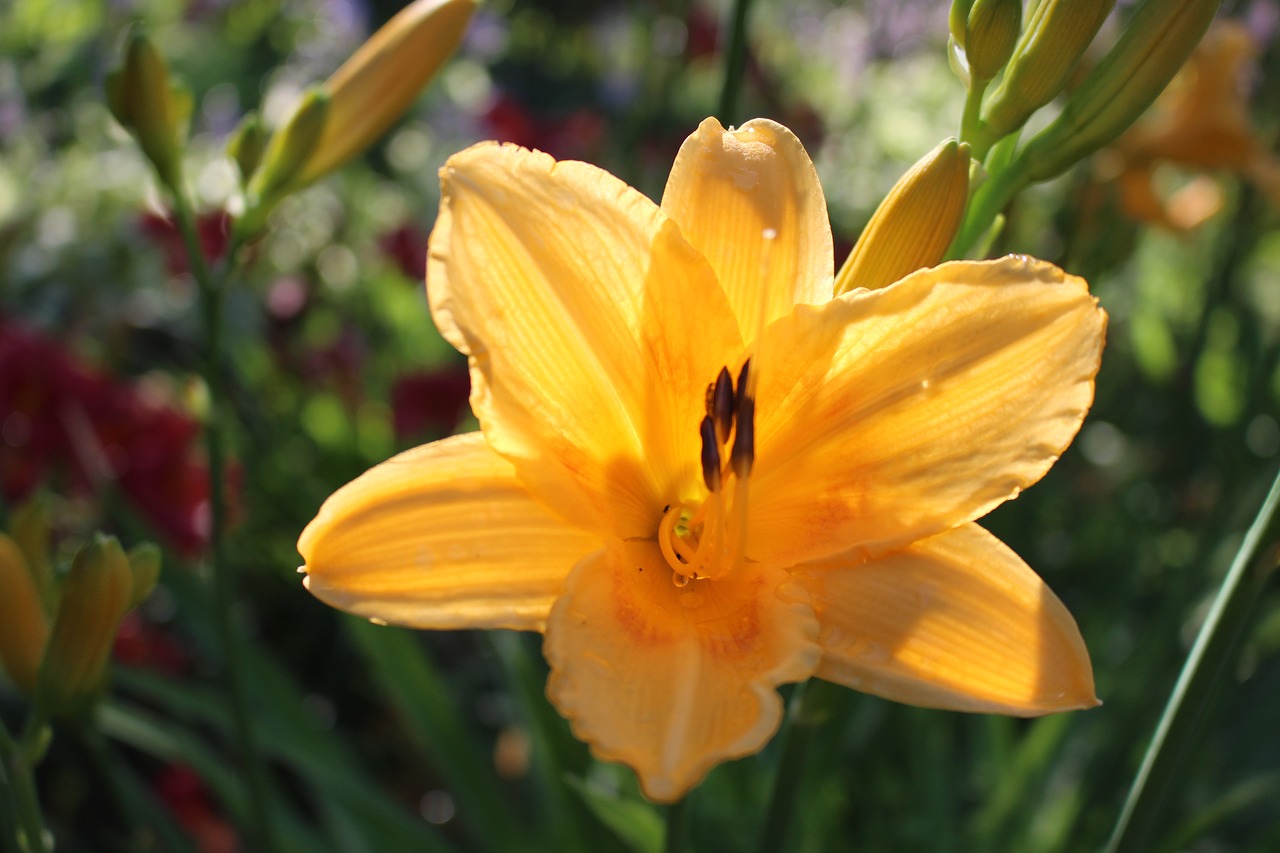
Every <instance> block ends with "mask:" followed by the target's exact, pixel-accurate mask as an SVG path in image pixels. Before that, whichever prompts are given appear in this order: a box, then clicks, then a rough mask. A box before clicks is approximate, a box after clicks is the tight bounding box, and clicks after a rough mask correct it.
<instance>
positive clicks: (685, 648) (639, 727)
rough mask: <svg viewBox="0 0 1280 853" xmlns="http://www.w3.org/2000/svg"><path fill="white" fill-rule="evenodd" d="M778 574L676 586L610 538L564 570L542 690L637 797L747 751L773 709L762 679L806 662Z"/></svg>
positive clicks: (812, 624) (810, 661)
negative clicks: (619, 769) (631, 776)
mask: <svg viewBox="0 0 1280 853" xmlns="http://www.w3.org/2000/svg"><path fill="white" fill-rule="evenodd" d="M786 584H787V575H786V573H785V572H783V571H781V570H779V569H771V568H766V567H763V566H758V565H753V566H751V567H750V568H749V570H744V571H742V572H740V573H738V574H735V575H732V576H730V577H728V578H724V579H721V580H715V581H708V580H701V581H694V582H692V583H691V584H690V585H689V586H687V587H684V588H683V589H681V588H678V587H676V586H675V585H674V584H673V583H672V576H671V568H670V567H669V566H668V565H667V563H666V561H665V560H664V559H663V557H662V554H661V553H660V552H659V550H658V548H657V546H656V545H654V544H653V543H651V542H618V541H615V542H613V543H611V544H610V546H609V547H607V548H606V549H605V550H602V551H600V552H598V553H596V554H593V555H591V556H590V557H588V558H587V559H585V560H583V561H582V562H581V563H580V564H579V565H578V566H577V568H575V569H574V571H573V574H572V575H570V577H569V579H568V581H567V582H566V584H565V590H564V594H563V596H562V597H561V598H560V599H559V600H558V601H557V602H556V605H555V608H554V609H553V610H552V612H551V618H550V619H549V620H548V622H547V632H546V640H545V642H544V644H543V653H544V654H545V655H546V658H547V660H548V662H549V663H550V664H551V677H550V679H549V681H548V683H547V695H548V696H549V697H550V699H551V701H552V702H553V703H554V704H555V706H556V708H557V709H558V710H559V711H560V713H561V714H562V715H564V716H565V717H567V718H568V719H569V721H570V723H571V724H572V726H573V731H574V734H575V735H576V736H577V737H578V738H580V739H581V740H584V741H586V742H587V743H589V744H590V745H591V748H592V751H593V752H594V753H595V754H596V755H597V756H598V757H599V758H601V759H602V760H605V761H620V762H623V763H625V764H627V765H629V766H630V767H631V768H632V769H633V770H635V772H636V775H637V776H639V778H640V784H641V786H642V787H643V788H644V791H645V794H646V795H647V796H649V797H650V798H651V799H653V800H657V801H659V802H671V801H673V800H676V799H679V798H680V797H681V796H683V795H684V793H685V792H686V791H688V790H689V789H690V788H692V787H693V786H694V785H696V784H697V783H698V782H699V781H701V779H702V777H703V776H705V775H706V773H707V772H708V771H709V770H710V769H711V768H712V767H714V766H715V765H716V764H719V763H720V762H722V761H725V760H728V759H731V758H737V757H740V756H743V755H748V754H750V753H753V752H756V751H757V750H759V749H760V748H761V747H762V746H763V745H764V744H765V743H766V742H767V741H768V740H769V738H770V737H772V735H773V733H774V732H775V731H776V730H777V728H778V724H779V722H780V721H781V719H782V710H783V709H782V701H781V699H780V698H779V696H778V694H777V692H776V691H775V688H776V687H777V686H778V685H779V684H783V683H786V682H792V681H801V680H804V679H805V678H808V677H809V675H810V674H811V673H812V672H813V668H814V666H815V665H816V664H817V662H818V647H817V645H816V644H815V640H816V638H817V632H818V624H817V622H816V621H815V620H814V617H813V612H812V610H811V609H810V608H809V606H808V604H807V602H805V601H804V598H803V595H800V596H798V597H793V596H790V595H788V593H787V589H786V588H785V586H786Z"/></svg>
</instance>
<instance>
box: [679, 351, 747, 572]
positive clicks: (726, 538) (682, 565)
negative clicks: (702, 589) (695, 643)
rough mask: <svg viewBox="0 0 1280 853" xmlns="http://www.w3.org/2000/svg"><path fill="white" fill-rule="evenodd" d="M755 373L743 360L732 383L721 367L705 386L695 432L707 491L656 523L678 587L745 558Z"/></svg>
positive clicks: (737, 564) (730, 568)
mask: <svg viewBox="0 0 1280 853" xmlns="http://www.w3.org/2000/svg"><path fill="white" fill-rule="evenodd" d="M754 378H755V377H754V376H752V374H751V359H747V360H746V361H745V362H744V363H743V365H742V370H741V371H739V373H738V381H737V383H736V385H735V383H734V381H733V379H732V377H731V376H730V375H729V370H728V368H724V367H722V368H720V373H719V375H718V376H716V380H715V381H714V382H712V383H711V384H710V385H708V386H707V405H706V408H707V414H706V416H705V417H704V418H703V419H702V423H701V425H700V426H699V432H700V433H701V436H702V460H701V461H702V480H703V482H704V483H705V484H706V486H707V492H708V493H709V494H708V496H707V499H706V500H704V501H702V502H701V503H696V502H695V503H678V504H673V505H671V506H669V507H667V509H666V512H665V513H664V515H663V516H662V523H661V524H659V525H658V545H659V547H661V549H662V555H663V556H664V557H666V560H667V563H668V564H669V565H670V566H671V572H672V575H671V579H672V582H673V583H675V585H676V586H678V587H685V586H688V585H689V583H690V582H691V581H695V580H699V579H702V578H706V579H714V578H720V577H724V576H725V575H727V574H729V573H730V572H731V571H733V570H734V569H735V568H737V567H738V566H740V565H741V564H742V562H743V560H744V559H745V557H744V551H745V549H746V533H747V524H746V519H747V482H748V477H749V476H750V474H751V466H752V463H754V462H755V452H756V448H755V444H756V421H755V414H756V401H755V393H754V391H755V382H754Z"/></svg>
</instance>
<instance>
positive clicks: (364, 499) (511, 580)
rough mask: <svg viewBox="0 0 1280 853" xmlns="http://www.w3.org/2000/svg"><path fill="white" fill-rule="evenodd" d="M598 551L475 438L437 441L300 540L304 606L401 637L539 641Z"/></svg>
mask: <svg viewBox="0 0 1280 853" xmlns="http://www.w3.org/2000/svg"><path fill="white" fill-rule="evenodd" d="M599 547H600V539H599V538H598V537H596V536H593V535H591V534H589V533H586V532H584V531H582V530H579V529H577V528H575V527H572V526H571V525H569V524H567V523H566V522H564V521H562V520H561V519H560V518H559V517H558V516H556V515H554V514H553V513H551V512H550V511H549V510H547V509H546V508H545V507H543V506H542V505H541V504H540V503H538V502H537V501H535V500H534V499H533V498H532V497H530V495H529V493H528V492H527V491H526V490H525V489H524V487H523V486H522V485H521V484H520V483H519V481H518V480H516V477H515V471H514V469H512V467H511V465H510V463H508V462H506V461H505V460H504V459H503V458H502V457H500V456H498V455H497V454H496V453H494V452H493V451H492V450H490V449H489V447H488V445H487V444H485V441H484V438H483V436H481V435H480V433H468V434H466V435H458V436H454V437H453V438H446V439H444V440H443V441H437V442H435V443H433V444H428V445H425V446H423V447H419V448H416V449H414V450H409V451H406V452H405V453H401V454H400V455H398V456H396V457H394V458H392V459H390V460H388V461H387V462H384V463H382V464H381V465H379V466H377V467H376V468H373V469H371V470H369V471H367V472H366V473H364V474H363V475H361V476H360V477H358V478H356V479H355V480H353V481H352V482H350V483H348V484H347V485H345V486H343V487H342V488H341V489H339V490H338V491H337V492H335V493H334V494H333V495H332V496H330V498H329V499H328V500H326V501H325V502H324V505H323V506H322V507H321V508H320V512H319V514H317V515H316V517H315V519H314V520H313V521H312V522H311V523H310V524H308V525H307V528H306V529H305V530H304V531H303V532H302V536H301V538H300V539H299V540H298V550H299V552H301V554H302V557H303V560H304V562H305V565H304V566H303V568H302V570H303V571H305V572H306V573H307V577H306V585H307V589H309V590H310V591H311V592H312V594H313V595H315V596H316V597H317V598H319V599H320V600H322V601H324V602H325V603H327V604H330V605H332V606H334V607H337V608H338V609H340V610H346V611H348V612H350V613H354V614H356V615H358V616H364V617H366V618H368V619H374V620H377V621H380V622H386V623H389V624H393V625H403V626H406V627H410V628H512V629H516V630H523V631H540V630H542V628H543V626H544V625H545V623H546V619H547V614H548V613H549V612H550V611H551V604H552V602H553V601H554V600H555V598H556V596H557V595H558V594H559V592H560V587H561V585H562V583H563V582H564V579H565V577H566V576H567V575H568V574H569V571H570V570H571V569H572V568H573V566H574V564H575V563H577V562H578V560H580V559H581V558H582V556H583V555H585V554H588V553H590V552H591V551H593V550H595V549H597V548H599Z"/></svg>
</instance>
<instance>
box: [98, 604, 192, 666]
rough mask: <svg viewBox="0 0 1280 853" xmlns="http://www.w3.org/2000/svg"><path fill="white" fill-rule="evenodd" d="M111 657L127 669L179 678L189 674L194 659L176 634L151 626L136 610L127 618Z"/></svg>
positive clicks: (125, 617)
mask: <svg viewBox="0 0 1280 853" xmlns="http://www.w3.org/2000/svg"><path fill="white" fill-rule="evenodd" d="M112 657H113V658H115V660H116V661H118V662H120V663H122V664H127V665H128V666H137V667H143V668H145V669H151V670H154V671H156V672H158V673H160V674H161V675H167V676H176V675H181V674H182V673H184V672H186V671H187V669H188V668H189V665H190V662H191V656H190V655H189V654H188V653H187V650H186V649H185V648H184V647H183V645H182V643H181V642H179V641H178V638H177V637H175V636H174V634H173V632H172V631H170V630H168V629H166V628H164V627H163V626H160V625H155V624H153V623H151V622H148V621H147V620H146V619H145V618H144V617H143V616H142V615H141V614H139V613H138V611H137V610H131V611H129V612H128V613H126V614H125V616H124V619H123V620H121V622H120V630H119V631H118V632H117V633H116V641H115V645H114V646H113V647H112Z"/></svg>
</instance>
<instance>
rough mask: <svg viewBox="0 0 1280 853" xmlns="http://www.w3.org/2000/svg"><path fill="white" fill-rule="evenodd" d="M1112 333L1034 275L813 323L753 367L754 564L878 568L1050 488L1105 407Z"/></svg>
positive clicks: (1042, 272)
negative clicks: (870, 563) (829, 557)
mask: <svg viewBox="0 0 1280 853" xmlns="http://www.w3.org/2000/svg"><path fill="white" fill-rule="evenodd" d="M1105 326H1106V315H1105V314H1104V313H1103V312H1102V311H1101V310H1100V309H1098V307H1097V306H1096V304H1095V300H1094V299H1093V298H1092V297H1091V296H1090V295H1089V293H1088V290H1087V289H1086V287H1085V283H1084V282H1083V281H1082V280H1080V279H1078V278H1074V277H1072V276H1067V275H1065V274H1064V273H1063V272H1062V271H1061V270H1059V269H1058V268H1057V267H1054V266H1051V265H1049V264H1045V263H1041V262H1039V261H1034V260H1031V259H1028V258H1022V257H1016V258H1015V257H1009V258H1004V259H1001V260H999V261H989V262H959V263H951V264H944V265H942V266H940V267H936V268H934V269H931V270H922V271H921V272H919V273H915V274H913V275H911V276H909V277H907V278H906V279H904V280H903V281H901V282H899V283H897V284H895V285H892V286H890V287H888V288H885V289H883V290H877V291H872V292H858V291H854V292H851V293H849V294H846V295H844V296H841V297H837V298H836V299H834V300H832V301H831V302H830V303H828V304H827V305H824V306H820V307H817V308H808V307H801V308H798V309H797V310H796V312H795V313H794V314H793V315H792V316H790V317H788V318H784V319H783V320H781V321H779V322H778V323H775V324H774V325H773V326H771V327H770V328H769V329H768V330H767V332H766V335H765V340H764V341H763V343H762V347H761V350H760V356H759V358H758V363H759V365H760V367H759V377H760V385H759V389H758V393H757V399H758V403H757V407H756V412H757V415H756V417H757V428H756V433H757V435H756V473H755V474H754V475H753V483H752V501H753V503H752V508H751V520H750V521H751V529H750V534H749V535H750V539H749V543H750V544H749V545H748V553H749V555H750V556H752V557H754V558H756V559H758V560H762V561H765V562H772V563H777V564H780V565H792V564H795V563H798V562H802V561H804V560H807V559H813V558H817V557H821V556H824V555H826V554H831V553H835V552H837V551H843V550H846V549H849V548H861V549H863V550H864V551H865V552H866V553H869V554H872V555H874V554H878V553H884V552H885V551H888V550H895V549H896V548H898V547H901V546H903V545H906V544H907V543H909V542H912V541H914V540H916V539H920V538H922V537H926V536H930V535H932V534H934V533H937V532H940V531H942V530H946V529H948V528H950V527H954V526H955V525H957V524H960V523H962V522H965V521H970V520H973V519H976V518H978V517H980V516H982V515H984V514H985V513H987V512H988V511H990V510H991V509H992V508H993V507H995V506H996V505H997V504H999V503H1001V502H1003V501H1005V500H1008V499H1009V498H1012V497H1014V496H1015V495H1017V494H1018V492H1019V491H1021V490H1022V489H1024V488H1026V487H1027V486H1029V485H1031V484H1032V483H1034V482H1036V481H1037V480H1039V479H1040V477H1041V476H1043V475H1044V473H1045V471H1047V470H1048V469H1049V466H1050V465H1052V464H1053V462H1054V460H1056V459H1057V458H1058V456H1059V454H1061V453H1062V451H1063V450H1064V449H1065V448H1066V447H1067V445H1068V444H1069V443H1070V442H1071V439H1072V438H1073V437H1074V436H1075V434H1076V431H1077V430H1078V429H1079V427H1080V422H1081V420H1082V419H1083V417H1084V414H1085V411H1086V410H1087V409H1088V407H1089V404H1090V403H1091V402H1092V400H1093V377H1094V374H1095V373H1096V372H1097V370H1098V362H1099V359H1100V357H1101V353H1102V344H1103V333H1104V330H1105Z"/></svg>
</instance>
